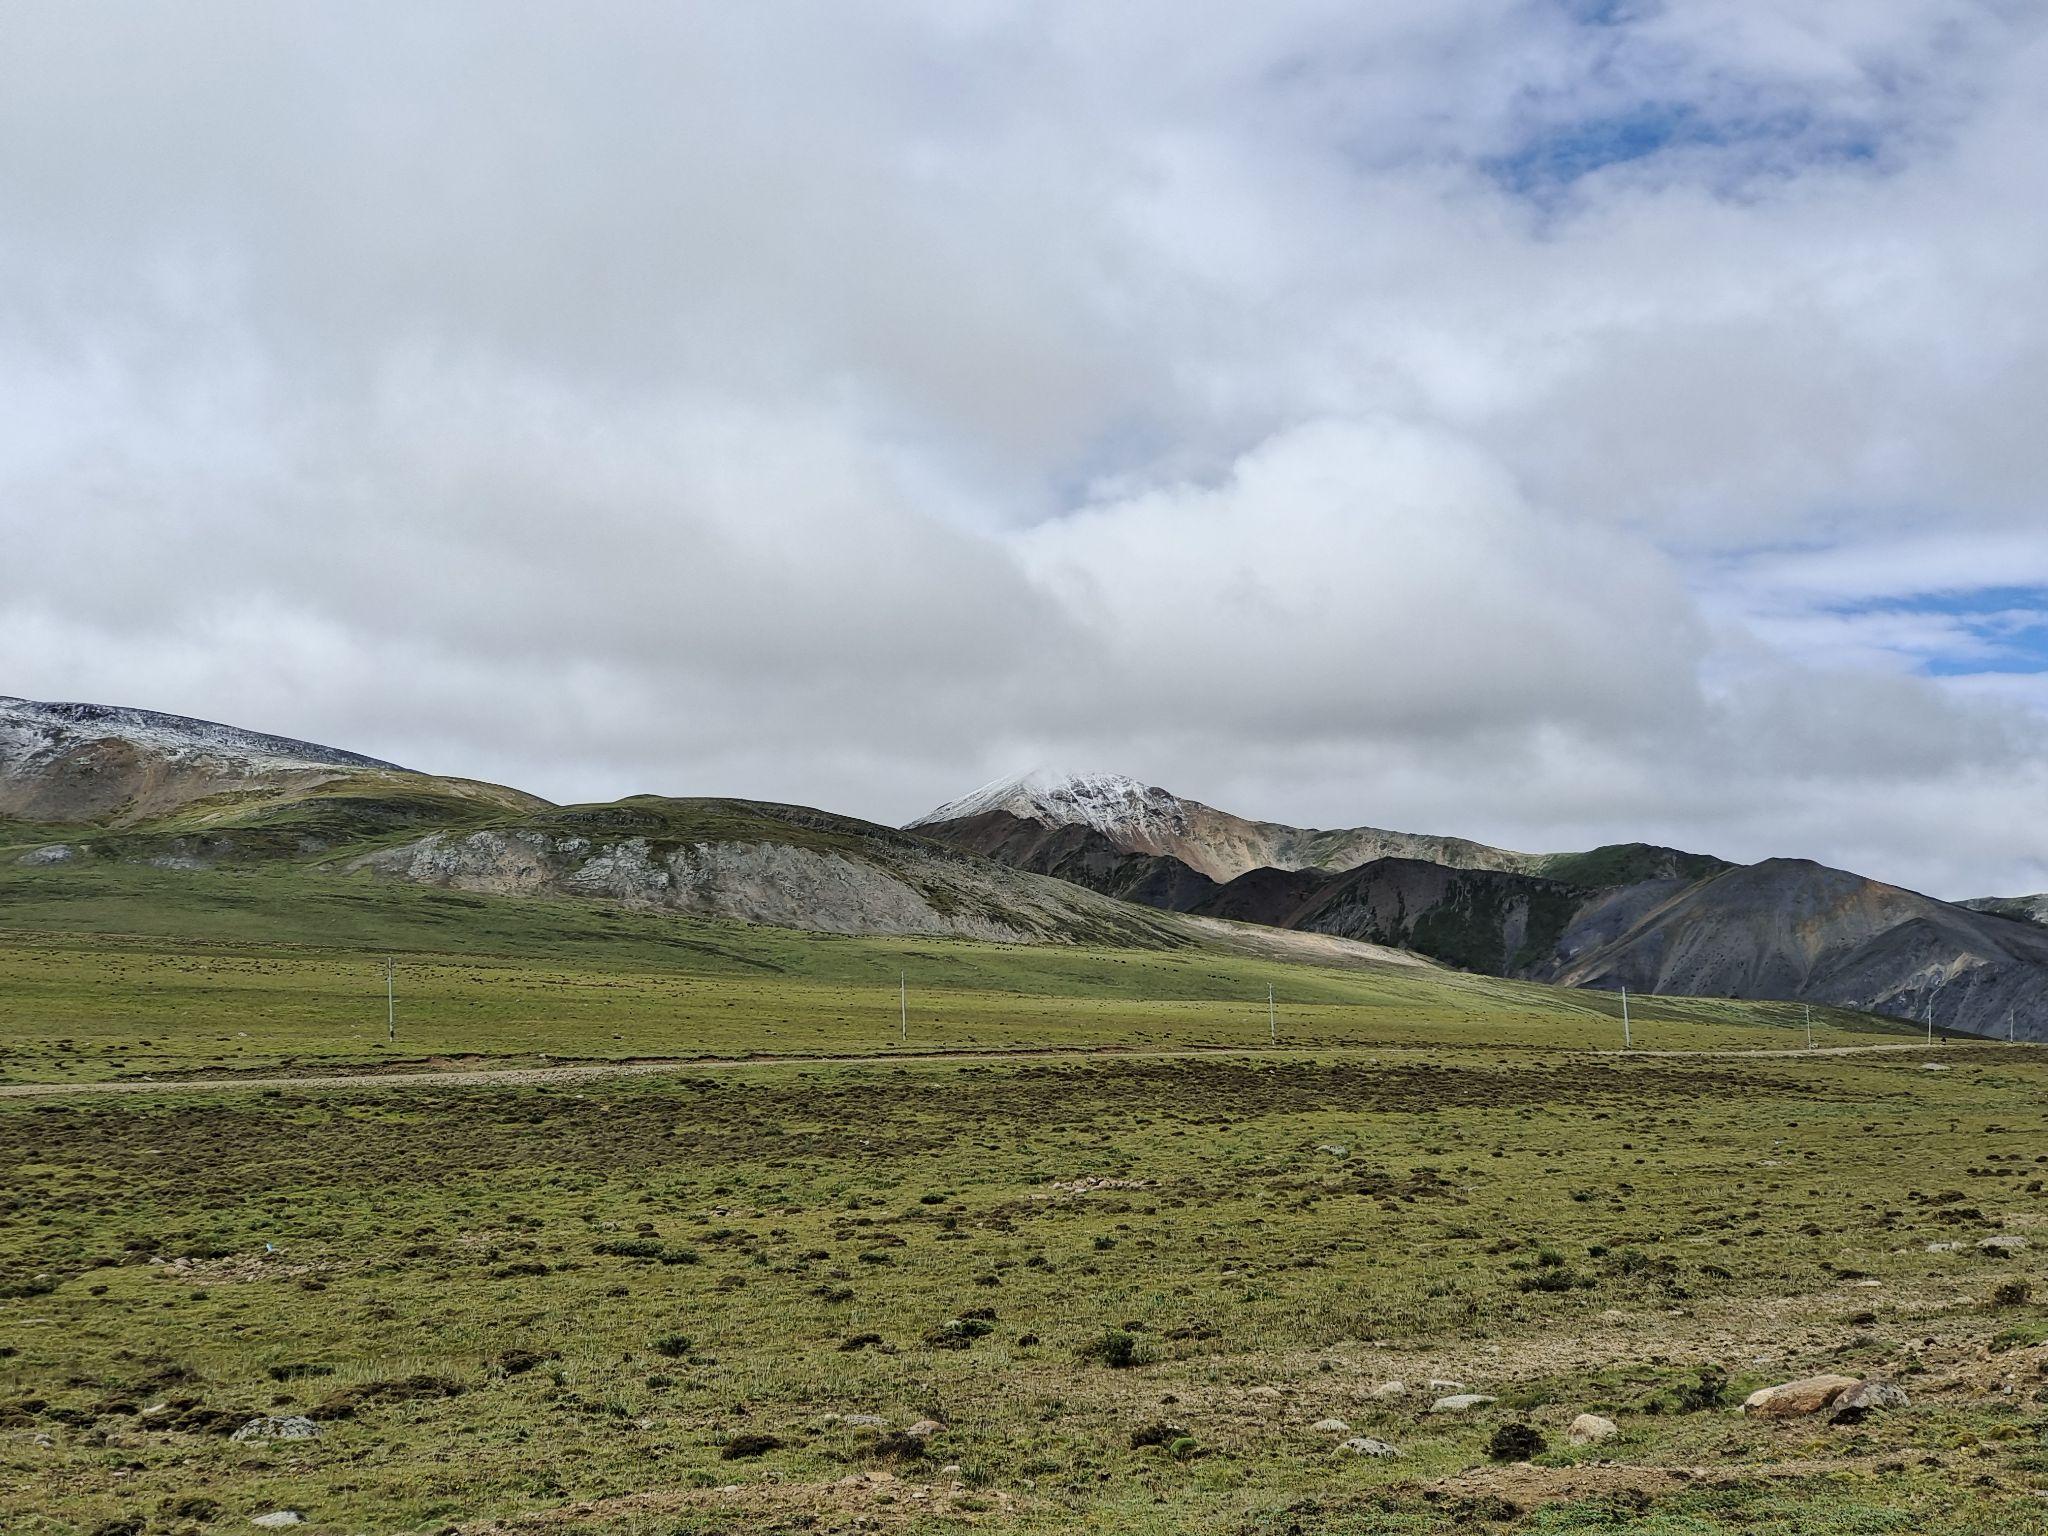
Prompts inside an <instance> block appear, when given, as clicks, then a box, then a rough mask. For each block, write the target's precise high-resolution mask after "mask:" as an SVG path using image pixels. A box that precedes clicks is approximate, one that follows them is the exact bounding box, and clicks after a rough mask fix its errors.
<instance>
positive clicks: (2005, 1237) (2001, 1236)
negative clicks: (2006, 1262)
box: [1977, 1232, 2027, 1253]
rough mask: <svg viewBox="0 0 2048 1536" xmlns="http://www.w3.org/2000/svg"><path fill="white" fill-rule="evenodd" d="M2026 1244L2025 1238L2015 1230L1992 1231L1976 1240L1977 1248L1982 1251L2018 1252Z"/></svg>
mask: <svg viewBox="0 0 2048 1536" xmlns="http://www.w3.org/2000/svg"><path fill="white" fill-rule="evenodd" d="M2026 1246H2027V1240H2026V1239H2025V1238H2024V1237H2021V1236H2020V1235H2019V1234H2018V1233H2015V1232H1998V1233H1994V1234H1993V1235H1992V1236H1990V1237H1986V1238H1980V1239H1978V1242H1977V1247H1978V1249H1979V1250H1980V1251H1982V1252H1984V1253H2018V1252H2019V1251H2020V1250H2021V1249H2023V1248H2025V1247H2026Z"/></svg>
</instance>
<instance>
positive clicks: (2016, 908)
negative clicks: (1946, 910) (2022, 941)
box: [1958, 895, 2048, 928]
mask: <svg viewBox="0 0 2048 1536" xmlns="http://www.w3.org/2000/svg"><path fill="white" fill-rule="evenodd" d="M1958 905H1961V906H1965V907H1968V908H1969V909H1970V910H1971V911H1972V912H1989V913H1991V914H1992V915H1993V916H1996V917H2010V918H2013V919H2015V920H2017V921H2019V922H2022V923H2037V924H2039V925H2040V926H2042V927H2044V928H2048V895H2041V896H1975V897H1972V898H1971V899H1970V900H1968V901H1965V902H1961V903H1958Z"/></svg>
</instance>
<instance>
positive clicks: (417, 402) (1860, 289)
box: [0, 0, 2048, 894]
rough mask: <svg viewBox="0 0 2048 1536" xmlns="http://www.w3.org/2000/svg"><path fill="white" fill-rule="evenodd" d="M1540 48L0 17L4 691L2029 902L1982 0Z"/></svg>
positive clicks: (559, 752)
mask: <svg viewBox="0 0 2048 1536" xmlns="http://www.w3.org/2000/svg"><path fill="white" fill-rule="evenodd" d="M1597 9H1598V8H1595V7H1586V6H1580V7H1572V6H1566V5H1562V4H1550V3H1543V0H1463V3H1449V4H1445V3H1434V0H1433V3H1421V0H1415V3H1401V4H1392V5H1382V6H1374V7H1370V8H1367V9H1365V10H1360V9H1359V8H1358V7H1355V6H1350V5H1341V4H1336V3H1319V0H1310V3H1301V4H1293V5H1273V6H1259V7H1245V6H1224V5H1218V6H1214V7H1196V8H1190V7H1188V6H1186V5H1181V4H1175V5H1165V4H1157V5H1152V4H1131V5H1119V6H1115V7H1101V6H1094V5H1078V4H1077V5H1071V6H1066V5H1054V6H1041V5H1031V6H1023V5H997V4H991V5H987V6H976V7H960V6H956V5H950V4H946V5H939V4H933V5H919V4H909V3H905V4H898V5H885V6H878V7H863V8H860V9H859V10H858V11H854V10H851V9H848V8H844V7H837V6H829V5H764V6H747V7H729V8H717V7H712V8H703V7H699V8H689V9H684V10H672V9H664V8H660V7H652V6H637V5H626V4H613V5H598V6H586V7H567V6H559V7H557V6H547V5H540V4H524V5H516V6H504V5H489V6H484V5H459V4H458V5H445V6H436V7H433V8H430V9H426V10H422V9H420V8H418V7H412V6H402V5H396V4H393V5H386V6H374V5H373V6H359V7H352V8H350V9H348V10H346V11H319V10H311V9H295V8H278V7H271V6H255V5H242V4H227V3H221V4H207V3H195V4H191V5H185V6H180V7H177V8H175V9H165V8H161V7H146V6H133V7H120V6H104V7H101V6H95V7H89V8H81V7H78V6H74V5H61V4H24V5H17V6H15V7H12V8H11V9H10V12H9V17H8V23H7V39H6V47H5V48H4V49H0V208H5V209H6V211H7V216H6V219H5V221H4V223H0V538H4V540H5V544H4V547H5V550H6V561H7V566H8V576H9V581H8V584H7V588H6V590H7V598H6V600H5V602H4V603H0V656H4V658H5V659H6V661H7V663H8V665H7V668H6V671H7V675H6V677H5V678H4V679H0V689H5V690H7V691H13V692H22V693H29V694H33V695H40V696H45V697H60V696H68V697H85V698H99V699H106V700H109V701H113V702H126V703H137V704H146V705H153V706H157V707H162V708H169V709H180V710H186V711H189V712H193V713H199V714H206V715H211V716H214V717H224V718H228V719H232V720H236V721H240V722H243V723H247V724H250V725H254V726H259V727H263V728H267V729H278V730H290V731H294V732H296V733H299V734H304V735H309V736H313V737H316V738H324V739H329V740H333V741H337V742H339V743H342V744H345V745H350V746H356V747H359V748H362V749H364V750H369V751H373V752H377V753H380V754H382V755H387V756H393V757H397V758H399V759H401V760H406V761H412V762H416V763H418V764H420V765H421V766H427V767H433V768H439V769H444V770H447V771H454V772H472V773H480V774H487V775H492V776H497V777H501V778H505V779H510V780H513V781H516V782H520V783H524V784H526V785H528V786H530V787H533V788H535V789H538V790H540V791H541V792H544V793H549V794H554V795H558V796H568V795H610V794H616V793H621V792H626V791H631V790H639V789H650V788H651V789H662V790H672V791H680V792H690V791H725V792H750V793H756V794H760V795H766V796H775V797H782V798H794V799H803V800H810V801H815V802H823V803H827V804H832V805H835V806H838V807H842V808H845V809H848V810H852V811H857V812H864V813H867V814H872V815H876V816H880V817H885V818H892V819H893V818H900V817H903V816H907V815H909V814H911V813H912V812H914V811H917V810H920V809H922V808H924V806H925V805H927V804H929V803H933V802H935V801H937V800H939V799H941V798H944V797H946V796H947V795H949V794H952V793H954V792H957V791H958V789H959V788H960V787H961V786H962V785H963V784H965V783H968V782H978V781H979V780H980V779H981V778H984V777H987V776H990V775H992V774H993V773H995V772H997V771H1001V770H1003V769H1007V768H1009V767H1013V766H1016V765H1017V763H1018V761H1019V760H1027V761H1028V760H1035V759H1037V758H1040V757H1052V758H1057V759H1059V760H1064V761H1074V760H1077V759H1078V760H1081V761H1092V762H1098V763H1100V764H1102V765H1103V766H1107V767H1115V768H1128V769H1130V770H1132V771H1136V772H1141V773H1145V774H1148V775H1151V776H1153V777H1155V778H1157V779H1159V780H1161V781H1163V782H1166V783H1169V784H1171V785H1173V786H1174V787H1175V788H1178V789H1183V790H1186V791H1188V792H1192V793H1197V794H1202V795H1204V796H1206V797H1208V798H1213V799H1216V800H1218V801H1219V802H1221V803H1224V804H1228V805H1231V806H1232V807H1233V808H1237V809H1242V810H1245V811H1247V812H1250V813H1253V814H1265V815H1270V816H1274V817H1293V818H1298V819H1303V820H1313V821H1321V822H1324V823H1330V822H1339V821H1374V822H1378V823H1381V824H1386V825H1397V826H1414V827H1418V828H1425V829H1429V830H1444V831H1457V832H1464V833H1468V834H1471V835H1476V836H1488V837H1495V838H1498V839H1499V840H1502V841H1507V842H1513V843H1517V844H1520V845H1523V846H1542V847H1556V846H1565V845H1569V844H1574V843H1585V842H1591V841H1596V840H1601V839H1611V838H1621V837H1628V836H1639V835H1640V836H1651V837H1656V838H1659V839H1661V840H1664V841H1670V842H1677V843H1682V844H1684V843H1690V844H1696V845H1701V846H1706V847H1710V848H1713V849H1715V850H1716V851H1720V852H1724V853H1732V854H1737V855H1741V856H1758V855H1761V854H1764V853H1768V852H1772V851H1779V850H1783V851H1791V852H1803V853H1809V854H1813V855H1816V856H1819V857H1824V858H1830V859H1835V860H1837V861H1839V862H1844V863H1849V864H1852V865H1858V866H1860V867H1864V868H1867V869H1869V870H1870V871H1871V872H1873V873H1878V874H1886V875H1892V876H1896V877H1898V878H1901V879H1905V880H1908V881H1912V882H1915V883H1919V884H1922V885H1926V886H1931V887H1935V888H1938V889H1940V890H1941V891H1943V892H1944V893H1947V894H1968V893H1970V892H1972V891H1973V890H1975V889H1977V888H1980V887H1981V888H1986V889H1989V888H1994V887H2013V886H2017V885H2020V884H2026V883H2033V884H2037V885H2041V886H2048V825H2044V824H2043V823H2041V821H2040V820H2039V817H2038V814H2037V808H2038V806H2039V804H2040V803H2041V800H2040V791H2041V788H2042V785H2041V782H2040V770H2039V769H2038V767H2037V766H2036V765H2037V764H2039V763H2041V762H2043V761H2044V760H2048V752H2044V751H2043V750H2042V749H2043V745H2044V741H2043V735H2042V724H2041V722H2042V720H2043V718H2044V717H2043V713H2042V711H2043V707H2044V704H2048V700H2044V698H2043V696H2042V694H2041V692H2040V690H2039V689H2038V688H2037V687H2035V686H2034V685H2033V684H2032V683H2031V682H2029V681H2027V680H2024V679H2022V680H2003V681H2001V680H1996V679H1962V680H1947V681H1934V680H1930V679H1927V678H1924V677H1919V676H1915V675H1913V674H1912V669H1913V668H1914V667H1915V666H1916V665H1918V664H1920V663H1921V662H1923V661H1925V660H1926V659H1928V658H1929V657H1934V656H1938V657H1941V658H1943V659H1946V660H1950V661H1953V660H1956V659H1958V658H1962V659H1967V658H1968V657H1969V656H1970V655H1972V654H1975V653H1974V652H1973V650H1972V647H1973V646H1976V647H1981V646H1982V644H1983V643H1984V642H1983V638H1982V632H1981V629H1980V628H1973V627H1972V626H1970V625H1966V624H1962V623H1960V622H1958V621H1954V620H1945V619H1943V618H1941V617H1939V616H1938V615H1931V614H1927V613H1911V614H1909V613H1906V612H1903V611H1889V612H1879V613H1870V612H1862V613H1858V612H1855V611H1852V610H1853V609H1854V608H1855V607H1856V606H1857V605H1859V604H1860V605H1864V606H1866V607H1867V606H1868V605H1869V604H1871V603H1873V602H1879V601H1880V600H1888V599H1894V598H1905V597H1912V596H1914V595H1916V594H1920V593H1925V592H1929V591H1938V590H1968V589H1972V588H1976V587H1983V586H1994V585H2012V584H2015V583H2017V582H2019V581H2020V579H2021V578H2022V577H2024V580H2025V581H2026V582H2030V583H2042V582H2044V581H2048V533H2044V528H2043V521H2042V517H2041V508H2040V501H2039V487H2040V486H2041V485H2042V484H2044V483H2048V437H2044V435H2043V434H2041V433H2040V431H2039V430H2038V422H2037V420H2036V417H2037V415H2038V409H2037V405H2038V401H2039V400H2040V399H2041V398H2042V397H2043V395H2044V393H2048V342H2044V341H2043V339H2042V338H2044V337H2048V285H2043V284H2042V283H2041V282H2040V273H2041V271H2042V270H2043V267H2044V257H2048V235H2044V232H2043V230H2042V227H2041V225H2040V222H2039V220H2038V218H2037V216H2036V215H2035V213H2034V209H2035V208H2036V207H2038V206H2039V205H2040V204H2041V203H2042V202H2043V201H2044V198H2048V110H2044V107H2043V105H2042V102H2041V99H2040V96H2039V93H2038V91H2036V90H2035V89H2034V88H2033V83H2034V82H2035V81H2036V80H2038V78H2039V76H2040V71H2041V69H2042V68H2043V67H2044V64H2048V44H2044V18H2043V17H2042V16H2041V15H2040V14H2039V13H2038V12H2037V11H2036V10H2035V8H2032V7H2014V6H2009V5H1998V4H1989V3H1987V4H1967V3H1963V0H1889V3H1870V0H1857V3H1848V0H1832V3H1829V4H1826V5H1823V6H1808V7H1803V8H1801V9H1800V11H1799V12H1798V13H1797V14H1796V15H1794V14H1792V13H1786V14H1785V15H1783V16H1779V15H1776V14H1766V13H1765V11H1764V10H1763V9H1761V8H1759V7H1756V6H1754V5H1750V4H1745V3H1738V0H1727V3H1720V0H1712V3H1708V0H1702V3H1698V4H1687V5H1683V6H1679V5H1669V6H1664V5H1655V4H1647V5H1628V6H1615V7H1608V8H1606V11H1607V14H1608V20H1607V22H1606V23H1605V24H1581V23H1580V21H1578V20H1575V19H1574V14H1575V12H1576V13H1578V14H1579V15H1581V16H1584V15H1590V14H1592V13H1593V12H1594V11H1595V10H1597ZM1660 120H1664V121H1669V122H1674V123H1678V124H1680V125H1682V131H1677V132H1673V133H1672V134H1671V136H1670V142H1669V143H1668V144H1666V145H1665V146H1664V147H1663V148H1661V149H1659V148H1658V147H1657V145H1656V143H1655V134H1651V135H1650V136H1649V138H1648V139H1646V140H1645V141H1644V142H1642V143H1638V144H1633V145H1630V146H1620V145H1618V144H1617V145H1610V146H1607V148H1606V149H1603V147H1602V142H1601V141H1600V139H1599V135H1600V133H1602V132H1603V131H1607V132H1617V133H1618V132H1620V131H1621V129H1620V128H1615V127H1611V126H1610V128H1609V129H1604V130H1603V129H1602V128H1601V127H1600V126H1599V125H1601V124H1603V123H1604V124H1609V125H1617V124H1619V125H1626V124H1628V123H1631V122H1634V123H1637V124H1638V125H1640V124H1641V123H1643V122H1649V123H1651V124H1653V125H1654V124H1655V123H1657V122H1658V121H1660ZM1589 124H1590V125H1592V126H1590V127H1589V126H1588V125H1589ZM1559 144H1569V145H1570V146H1572V148H1573V153H1574V154H1575V155H1576V156H1578V161H1577V162H1575V163H1576V164H1579V166H1580V168H1584V166H1586V165H1590V164H1592V163H1593V162H1595V161H1597V160H1599V159H1600V158H1601V157H1602V155H1603V153H1607V152H1609V151H1611V152H1613V153H1615V154H1619V153H1621V150H1622V149H1623V148H1630V149H1636V150H1647V151H1648V152H1647V153H1642V154H1638V155H1636V156H1635V158H1632V159H1622V160H1617V161H1616V162H1615V163H1613V164H1610V165H1607V166H1606V167H1604V168H1600V169H1595V170H1593V171H1592V172H1591V174H1587V175H1584V176H1582V177H1580V178H1578V179H1576V180H1572V181H1570V182H1569V184H1568V185H1560V184H1558V183H1557V179H1556V177H1555V176H1551V177H1550V180H1548V181H1546V182H1544V183H1543V184H1542V185H1541V186H1538V187H1535V188H1534V191H1533V194H1532V195H1530V196H1523V195H1519V194H1518V193H1517V192H1516V191H1515V190H1514V189H1513V187H1512V186H1511V185H1510V184H1509V183H1510V182H1511V181H1512V179H1513V178H1512V177H1511V176H1508V175H1507V173H1506V172H1504V171H1503V170H1502V169H1501V167H1502V166H1504V165H1513V164H1516V163H1518V162H1517V160H1516V157H1517V156H1518V155H1522V156H1528V155H1530V154H1534V153H1540V152H1541V151H1542V150H1543V148H1544V146H1546V145H1550V146H1553V147H1555V146H1556V145H1559ZM1530 163H1534V162H1530ZM1546 174H1549V173H1546ZM1539 179H1540V178H1539ZM1894 606H1895V608H1896V606H1897V605H1894ZM2037 827H2038V828H2040V830H2039V831H2034V830H2030V829H2033V828H2037Z"/></svg>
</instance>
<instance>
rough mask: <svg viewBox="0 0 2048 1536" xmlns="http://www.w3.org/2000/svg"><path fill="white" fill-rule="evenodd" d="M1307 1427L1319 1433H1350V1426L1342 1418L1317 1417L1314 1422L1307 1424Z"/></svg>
mask: <svg viewBox="0 0 2048 1536" xmlns="http://www.w3.org/2000/svg"><path fill="white" fill-rule="evenodd" d="M1309 1428H1310V1429H1312V1430H1314V1431H1315V1432H1316V1433H1317V1434H1319V1435H1348V1434H1350V1433H1351V1426H1350V1425H1349V1424H1346V1423H1345V1422H1344V1421H1343V1420H1342V1419H1317V1420H1316V1421H1315V1423H1313V1424H1311V1425H1309Z"/></svg>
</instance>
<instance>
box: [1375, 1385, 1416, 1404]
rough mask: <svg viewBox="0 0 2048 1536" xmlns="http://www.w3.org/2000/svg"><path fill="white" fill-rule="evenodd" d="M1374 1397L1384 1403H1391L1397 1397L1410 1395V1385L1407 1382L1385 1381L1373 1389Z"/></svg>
mask: <svg viewBox="0 0 2048 1536" xmlns="http://www.w3.org/2000/svg"><path fill="white" fill-rule="evenodd" d="M1372 1395H1373V1396H1374V1397H1377V1398H1379V1399H1380V1400H1381V1401H1383V1402H1385V1401H1391V1400H1392V1399H1394V1398H1397V1397H1406V1396H1407V1395H1408V1383H1407V1382H1405V1381H1383V1382H1381V1383H1380V1384H1379V1385H1378V1386H1376V1387H1374V1388H1373V1389H1372Z"/></svg>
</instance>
